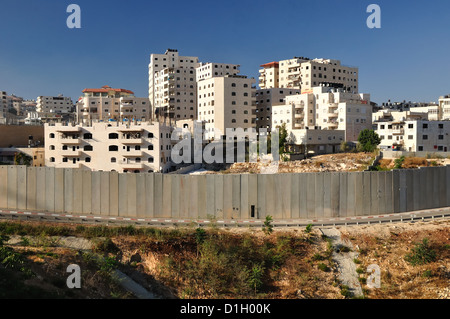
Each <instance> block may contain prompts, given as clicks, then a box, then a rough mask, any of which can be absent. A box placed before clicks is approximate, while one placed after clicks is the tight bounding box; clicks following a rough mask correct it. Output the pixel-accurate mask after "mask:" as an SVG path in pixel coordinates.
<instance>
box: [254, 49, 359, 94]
mask: <svg viewBox="0 0 450 319" xmlns="http://www.w3.org/2000/svg"><path fill="white" fill-rule="evenodd" d="M261 67H262V69H261V70H260V71H259V73H260V75H259V86H260V88H261V89H267V88H274V87H279V88H292V89H300V90H302V92H305V93H307V92H308V91H309V90H311V89H312V88H313V87H316V86H321V85H322V86H332V87H335V88H342V89H344V90H345V91H347V92H351V93H358V89H359V88H358V68H356V67H349V66H344V65H341V62H340V61H339V60H332V59H313V60H311V59H309V58H305V57H294V58H293V59H288V60H282V61H279V62H271V63H267V64H263V65H261Z"/></svg>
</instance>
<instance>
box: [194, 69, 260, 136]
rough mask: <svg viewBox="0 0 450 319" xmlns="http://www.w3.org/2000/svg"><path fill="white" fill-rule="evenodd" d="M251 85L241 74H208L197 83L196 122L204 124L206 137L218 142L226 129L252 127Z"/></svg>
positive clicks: (253, 124) (253, 119)
mask: <svg viewBox="0 0 450 319" xmlns="http://www.w3.org/2000/svg"><path fill="white" fill-rule="evenodd" d="M255 82H256V81H255V80H254V79H253V78H247V77H246V76H242V75H227V76H221V77H220V76H217V77H216V76H213V75H211V77H210V78H206V79H204V80H201V81H199V82H198V84H197V86H198V93H197V94H198V96H197V97H198V120H199V121H203V122H204V123H205V130H206V132H207V133H206V136H207V138H209V139H212V138H216V139H218V138H220V137H221V136H223V135H225V134H226V129H227V128H228V129H233V130H235V129H237V128H243V129H244V130H248V129H251V128H256V118H255V116H254V109H255V90H256V89H255V88H254V87H253V84H254V83H255Z"/></svg>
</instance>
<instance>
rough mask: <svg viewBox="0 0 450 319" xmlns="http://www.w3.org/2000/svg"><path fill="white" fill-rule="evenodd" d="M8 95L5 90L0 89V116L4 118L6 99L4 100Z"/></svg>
mask: <svg viewBox="0 0 450 319" xmlns="http://www.w3.org/2000/svg"><path fill="white" fill-rule="evenodd" d="M7 96H8V94H7V93H6V91H0V118H4V117H5V113H6V110H7V108H6V106H7V101H6V97H7Z"/></svg>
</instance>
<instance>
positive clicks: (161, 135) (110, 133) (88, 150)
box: [45, 122, 172, 173]
mask: <svg viewBox="0 0 450 319" xmlns="http://www.w3.org/2000/svg"><path fill="white" fill-rule="evenodd" d="M171 148H172V144H171V127H170V126H165V125H163V124H160V123H149V122H147V123H144V122H142V123H140V124H128V125H127V124H119V123H115V125H112V124H108V123H94V124H93V125H92V126H82V125H76V126H65V125H62V124H55V125H53V126H51V125H49V124H46V125H45V165H46V166H48V167H60V168H82V169H90V170H93V171H116V172H135V173H139V172H163V173H165V172H168V171H169V170H170V169H171V167H172V162H171V158H170V157H171Z"/></svg>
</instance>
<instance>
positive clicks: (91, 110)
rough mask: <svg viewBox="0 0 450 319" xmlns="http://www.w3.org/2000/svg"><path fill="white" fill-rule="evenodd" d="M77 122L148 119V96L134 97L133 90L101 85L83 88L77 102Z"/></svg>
mask: <svg viewBox="0 0 450 319" xmlns="http://www.w3.org/2000/svg"><path fill="white" fill-rule="evenodd" d="M76 113H77V119H78V123H86V124H87V123H91V122H92V121H94V122H95V121H110V120H111V121H112V120H114V121H134V120H139V121H148V120H149V119H150V118H151V106H150V102H149V100H148V98H140V97H135V96H134V93H133V91H130V90H126V89H114V88H111V87H110V86H107V85H105V86H102V87H101V88H99V89H84V90H83V96H82V97H80V99H79V100H78V102H77V106H76Z"/></svg>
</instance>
